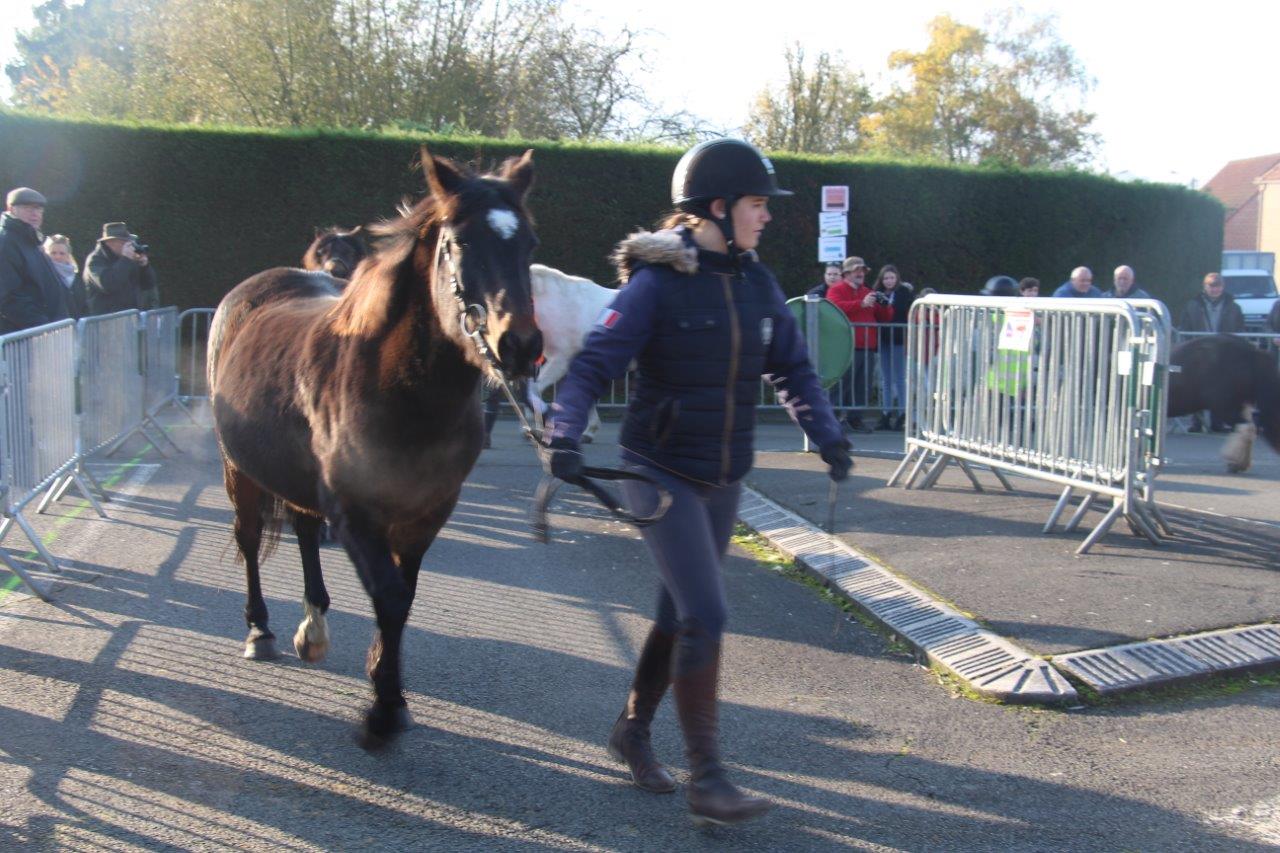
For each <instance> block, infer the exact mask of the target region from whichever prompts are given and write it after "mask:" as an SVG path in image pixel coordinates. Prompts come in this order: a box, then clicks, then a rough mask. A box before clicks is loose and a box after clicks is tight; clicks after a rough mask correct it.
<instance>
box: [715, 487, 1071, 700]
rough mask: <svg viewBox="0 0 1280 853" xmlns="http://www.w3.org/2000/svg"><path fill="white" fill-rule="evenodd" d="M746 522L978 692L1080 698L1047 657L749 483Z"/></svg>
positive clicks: (740, 511)
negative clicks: (971, 616)
mask: <svg viewBox="0 0 1280 853" xmlns="http://www.w3.org/2000/svg"><path fill="white" fill-rule="evenodd" d="M738 517H739V518H740V519H741V521H742V523H743V524H745V525H747V526H748V527H750V528H751V529H752V530H754V531H755V532H756V533H758V534H759V535H761V536H763V537H764V538H765V539H766V540H768V542H769V544H771V545H773V546H774V547H775V548H777V549H778V550H780V551H782V552H783V553H784V554H786V555H787V556H789V557H791V558H792V559H794V560H795V561H796V563H797V564H799V565H800V566H801V567H802V568H803V569H804V570H805V571H807V572H809V573H810V574H811V575H813V576H814V577H816V578H817V579H818V580H820V581H822V582H823V583H824V584H826V585H827V586H828V588H830V589H831V590H832V591H833V592H835V593H837V594H839V595H840V596H842V597H843V598H845V599H846V600H847V601H849V602H850V603H851V604H853V605H854V606H855V607H857V608H858V609H859V610H861V611H863V612H864V613H866V614H867V615H868V616H870V617H871V618H872V619H875V620H876V621H877V622H878V623H880V624H881V625H883V626H884V627H886V628H888V629H889V630H891V631H893V632H894V633H895V634H897V635H898V636H900V637H902V638H903V639H904V640H906V641H907V642H908V643H910V644H911V645H912V646H914V647H915V648H916V650H917V651H918V652H920V653H921V654H922V655H924V656H925V657H927V658H928V659H929V660H930V661H932V662H933V663H934V664H936V665H938V666H940V667H942V668H943V669H945V670H947V671H948V672H950V673H951V674H952V675H954V676H955V677H956V678H959V679H960V680H962V681H964V682H965V683H966V684H967V685H968V686H969V687H970V688H971V689H972V690H973V691H974V692H976V693H978V694H980V695H983V696H987V697H990V698H993V699H998V700H1000V701H1003V702H1016V703H1024V704H1026V703H1034V704H1075V703H1076V702H1077V701H1079V696H1078V694H1077V693H1076V690H1075V688H1074V687H1072V686H1071V684H1070V683H1069V682H1068V681H1067V680H1066V679H1065V678H1064V677H1063V676H1062V674H1061V673H1059V672H1058V671H1057V670H1055V669H1054V668H1053V667H1052V666H1051V665H1050V664H1049V663H1048V662H1047V661H1044V660H1041V659H1040V658H1037V657H1035V656H1034V655H1032V654H1031V653H1030V652H1028V651H1027V650H1025V649H1023V648H1021V647H1020V646H1018V645H1016V644H1015V643H1012V642H1010V641H1009V640H1007V639H1005V638H1004V637H1000V636H997V635H995V634H993V633H991V632H990V631H988V630H986V629H985V628H983V627H981V626H980V625H978V624H977V623H976V622H974V621H973V620H972V619H969V618H968V617H966V616H964V615H963V614H961V613H959V612H958V611H956V610H955V609H954V608H951V607H948V606H947V605H945V604H942V603H941V602H939V601H937V600H935V599H934V598H933V597H932V596H931V595H929V594H928V593H926V592H925V591H923V590H921V589H920V588H918V587H916V586H915V585H913V584H911V583H910V582H908V581H905V580H903V579H902V578H899V577H898V576H896V575H894V574H893V573H891V572H889V571H888V570H887V569H885V568H884V567H883V566H881V565H879V564H878V563H876V562H875V561H874V560H871V559H870V558H869V557H867V556H866V555H864V554H862V553H860V552H859V551H857V550H856V549H854V548H851V547H849V546H848V545H845V544H844V543H843V542H840V541H839V540H837V539H836V538H835V537H833V536H829V535H827V534H826V533H825V532H823V531H822V530H819V529H818V528H817V527H815V526H813V525H812V524H810V523H809V522H808V521H805V520H804V519H803V518H801V517H800V516H798V515H796V514H795V513H792V512H790V511H788V510H785V509H783V508H782V507H780V506H779V505H778V504H776V503H774V502H773V501H771V500H769V499H768V498H765V497H764V496H762V495H761V494H759V493H758V492H756V491H755V490H754V489H750V488H744V489H743V495H742V501H741V503H740V505H739V509H738Z"/></svg>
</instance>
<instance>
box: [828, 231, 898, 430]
mask: <svg viewBox="0 0 1280 853" xmlns="http://www.w3.org/2000/svg"><path fill="white" fill-rule="evenodd" d="M843 267H844V279H843V280H841V281H838V282H836V283H835V284H833V285H831V287H829V288H828V289H827V299H829V300H830V301H831V302H834V303H835V306H836V307H837V308H839V309H840V310H841V311H843V312H844V315H845V316H846V317H848V318H849V322H850V323H852V324H853V364H852V365H850V367H849V372H848V373H847V374H845V378H844V379H843V380H841V385H843V386H844V387H845V389H846V390H845V394H844V399H842V400H839V401H838V402H837V401H833V405H834V406H835V407H836V408H837V409H840V408H844V409H845V410H846V411H845V416H844V422H845V424H846V425H847V426H848V427H849V429H851V430H853V431H854V432H871V428H870V427H868V426H865V425H864V424H863V423H862V410H863V409H864V408H866V406H867V402H868V398H869V397H870V394H869V393H868V392H869V390H870V388H871V377H873V376H875V373H876V350H877V348H878V347H879V340H880V336H879V334H878V333H877V329H876V325H877V324H879V323H888V322H890V321H891V320H892V319H893V306H892V305H890V304H889V298H888V297H887V296H885V295H884V294H883V293H877V292H876V291H874V290H872V289H871V288H869V287H867V273H868V272H870V271H871V267H869V266H867V265H866V263H865V262H864V261H863V260H862V258H859V257H856V256H855V257H850V258H845V259H844V264H843ZM850 403H852V408H848V407H849V405H850Z"/></svg>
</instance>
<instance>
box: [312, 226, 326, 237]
mask: <svg viewBox="0 0 1280 853" xmlns="http://www.w3.org/2000/svg"><path fill="white" fill-rule="evenodd" d="M315 232H316V236H315V238H314V239H316V240H319V239H320V237H321V235H323V234H324V229H323V228H321V227H320V226H319V225H317V226H316V227H315Z"/></svg>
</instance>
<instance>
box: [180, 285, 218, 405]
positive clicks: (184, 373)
mask: <svg viewBox="0 0 1280 853" xmlns="http://www.w3.org/2000/svg"><path fill="white" fill-rule="evenodd" d="M214 310H215V309H213V308H188V309H187V310H185V311H183V312H182V313H181V314H179V315H178V344H177V347H178V349H177V360H178V400H179V402H181V403H183V404H185V405H189V404H191V403H192V402H199V401H207V400H208V399H209V374H208V371H207V370H206V365H205V362H206V352H207V350H208V344H209V326H210V324H211V323H212V322H213V312H214ZM184 407H185V406H184ZM187 414H188V415H190V414H191V411H190V409H188V411H187Z"/></svg>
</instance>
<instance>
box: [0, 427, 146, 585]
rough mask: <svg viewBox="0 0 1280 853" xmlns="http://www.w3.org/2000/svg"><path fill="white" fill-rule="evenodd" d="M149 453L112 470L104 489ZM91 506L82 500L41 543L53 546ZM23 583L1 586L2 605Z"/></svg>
mask: <svg viewBox="0 0 1280 853" xmlns="http://www.w3.org/2000/svg"><path fill="white" fill-rule="evenodd" d="M148 450H149V448H148ZM147 452H148V451H147V450H142V451H139V453H138V455H137V456H134V457H133V458H132V459H130V460H129V461H128V462H122V463H120V464H119V465H118V466H116V467H115V468H114V469H112V471H111V473H109V474H108V475H107V476H106V478H105V479H104V480H103V481H102V488H104V489H106V488H107V487H109V486H114V485H115V484H116V483H118V482H120V479H121V478H122V477H124V473H125V471H127V470H129V469H130V468H136V467H137V466H138V460H139V459H141V458H142V457H143V456H145V455H147ZM90 506H91V504H90V503H89V502H88V501H87V500H85V499H84V498H81V499H80V504H79V505H78V506H76V507H74V508H73V509H72V510H71V512H69V513H67V514H66V515H65V516H63V517H62V518H60V519H58V520H57V521H56V522H54V524H53V528H52V529H51V530H50V531H49V532H48V533H46V534H45V535H44V536H41V537H40V541H41V542H43V543H44V545H45V546H46V547H49V546H52V545H53V543H54V542H55V541H57V539H58V532H59V531H60V530H62V528H63V527H65V526H66V525H67V524H69V523H70V522H71V521H72V520H73V519H76V518H79V517H80V514H81V513H83V512H84V511H85V510H86V509H88V508H89V507H90ZM39 556H40V555H39V553H37V552H36V551H35V550H31V551H28V552H27V553H25V554H23V555H22V559H24V560H35V559H37V558H38V557H39ZM21 583H22V578H20V577H18V576H17V575H11V576H10V577H9V579H8V580H7V581H5V582H4V584H3V585H0V604H4V600H5V599H6V598H8V597H9V595H10V594H11V593H12V592H13V591H14V590H15V589H17V588H18V585H19V584H21Z"/></svg>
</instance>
